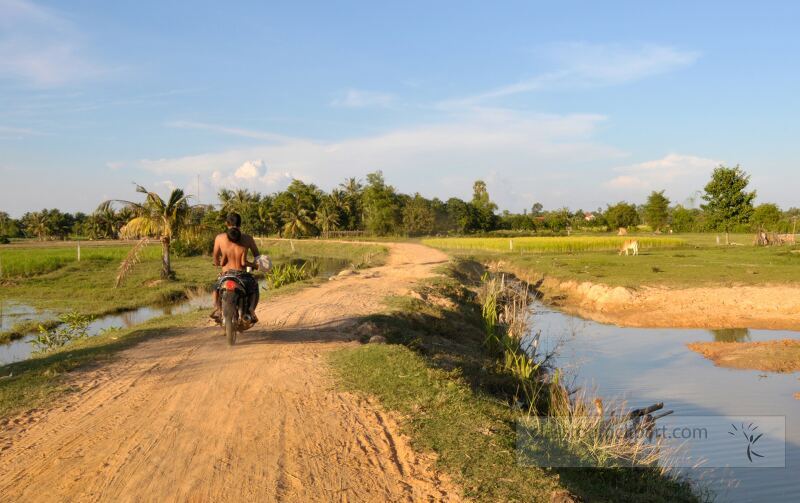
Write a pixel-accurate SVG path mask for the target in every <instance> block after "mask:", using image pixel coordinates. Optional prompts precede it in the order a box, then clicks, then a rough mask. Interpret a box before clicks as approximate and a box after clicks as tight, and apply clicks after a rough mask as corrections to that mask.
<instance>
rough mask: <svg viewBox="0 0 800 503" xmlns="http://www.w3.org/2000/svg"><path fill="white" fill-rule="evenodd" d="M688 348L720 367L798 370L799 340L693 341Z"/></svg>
mask: <svg viewBox="0 0 800 503" xmlns="http://www.w3.org/2000/svg"><path fill="white" fill-rule="evenodd" d="M688 346H689V349H691V350H692V351H695V352H697V353H700V354H701V355H703V356H705V357H706V358H708V359H710V360H711V361H713V362H714V364H715V365H718V366H720V367H728V368H735V369H750V370H762V371H765V372H800V341H799V340H795V339H783V340H777V341H764V342H693V343H691V344H688Z"/></svg>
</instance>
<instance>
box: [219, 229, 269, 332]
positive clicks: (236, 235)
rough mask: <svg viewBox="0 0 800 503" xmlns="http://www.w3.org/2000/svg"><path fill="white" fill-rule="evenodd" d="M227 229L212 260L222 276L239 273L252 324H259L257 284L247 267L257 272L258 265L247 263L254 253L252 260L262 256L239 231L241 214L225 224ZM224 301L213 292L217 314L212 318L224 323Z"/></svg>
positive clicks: (251, 242)
mask: <svg viewBox="0 0 800 503" xmlns="http://www.w3.org/2000/svg"><path fill="white" fill-rule="evenodd" d="M225 225H227V226H228V229H227V230H226V231H225V232H223V233H221V234H218V235H217V237H216V238H215V239H214V252H213V254H212V257H213V259H214V265H215V266H217V267H222V273H221V274H220V276H222V274H225V273H238V274H241V275H242V281H243V282H244V284H245V287H246V288H247V296H248V307H249V315H250V318H251V321H252V322H253V323H256V322H257V321H258V318H256V312H255V311H256V306H257V305H258V282H257V281H256V279H255V278H254V277H253V276H252V275H251V274H248V273H247V267H251V268H253V269H255V268H256V267H257V266H256V263H255V262H251V261H249V260H247V252H248V251H250V252H252V253H253V260H254V261H255V259H256V257H258V256H259V253H258V247H257V246H256V241H255V240H254V239H253V237H252V236H249V235H247V234H244V233H243V232H242V231H241V230H240V229H239V227H240V226H241V225H242V217H241V216H239V214H238V213H230V214H229V215H228V218H227V219H226V220H225ZM221 308H222V306H221V301H220V298H219V291H218V288H214V311H213V312H212V313H211V318H212V319H214V320H215V321H217V322H221V319H222V317H221V314H220V313H221Z"/></svg>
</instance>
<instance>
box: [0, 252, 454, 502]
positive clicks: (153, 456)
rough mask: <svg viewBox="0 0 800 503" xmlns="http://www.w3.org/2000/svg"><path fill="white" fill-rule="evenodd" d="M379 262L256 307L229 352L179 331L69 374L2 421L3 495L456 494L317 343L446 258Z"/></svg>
mask: <svg viewBox="0 0 800 503" xmlns="http://www.w3.org/2000/svg"><path fill="white" fill-rule="evenodd" d="M389 246H390V250H391V254H390V257H389V260H388V264H387V265H386V266H384V267H379V268H375V269H370V270H365V271H362V272H361V273H360V274H358V275H353V276H349V277H344V276H340V277H337V278H336V279H335V280H333V281H330V282H328V283H326V284H324V285H322V286H319V287H314V288H308V289H305V290H302V291H300V292H299V293H297V294H295V295H291V296H286V297H281V298H277V299H274V300H271V301H269V302H265V303H263V304H262V305H261V306H260V307H259V317H260V318H261V320H262V326H263V327H264V328H263V329H261V330H251V331H249V332H247V333H245V334H244V335H243V336H241V338H240V342H239V344H237V345H236V346H235V347H233V348H229V347H227V345H226V343H225V340H224V337H222V336H221V335H220V330H219V329H218V328H197V329H185V330H181V331H180V333H177V334H173V335H171V336H169V337H162V338H156V339H151V340H149V341H147V342H145V343H142V344H140V345H138V346H136V347H134V348H132V349H130V350H127V351H125V352H123V353H122V354H121V355H120V358H119V359H118V360H116V361H115V362H114V363H112V364H109V365H106V366H103V367H100V368H97V369H94V370H89V371H84V372H81V373H79V374H77V375H75V376H74V378H73V380H74V382H73V384H74V385H75V386H76V387H77V388H78V389H79V390H80V391H79V392H77V393H74V394H71V395H69V396H68V397H65V398H64V399H63V400H62V401H61V402H59V403H56V404H53V405H52V406H51V407H50V408H47V409H41V410H34V411H29V412H28V413H26V414H24V415H22V416H19V417H16V418H12V419H11V420H9V421H7V422H6V423H5V424H3V425H2V426H3V428H2V432H1V433H0V500H2V501H25V502H31V501H159V502H162V501H303V502H307V501H381V502H383V501H442V500H445V501H448V500H458V499H459V498H460V496H459V493H458V490H457V489H456V488H454V487H453V485H452V484H451V483H450V482H448V481H447V480H446V479H445V478H443V477H441V476H440V475H439V474H437V473H436V472H435V471H433V470H432V469H431V460H430V459H429V458H427V457H426V456H424V455H420V454H418V453H415V452H414V451H412V449H411V448H410V447H409V444H408V441H407V440H406V439H405V438H404V437H403V436H401V435H399V434H398V432H397V427H396V425H395V424H394V422H393V421H392V420H391V418H389V417H388V416H387V415H386V414H384V413H383V412H382V411H381V410H380V408H379V407H378V406H377V405H376V404H373V403H370V402H367V401H364V400H361V399H359V398H357V397H355V396H353V395H351V394H347V393H342V392H339V391H337V390H335V389H334V387H333V383H332V380H331V377H330V375H329V372H328V369H327V367H326V363H325V362H326V359H325V353H326V352H327V351H330V350H332V349H335V348H339V347H342V346H343V345H345V344H357V343H354V342H347V341H349V340H351V339H353V327H354V323H355V319H356V318H357V317H359V316H362V315H365V314H369V313H373V312H376V311H380V310H381V308H382V306H381V302H382V299H383V298H384V297H385V296H387V295H390V294H402V293H404V292H406V291H407V290H408V288H409V287H410V286H411V285H412V284H413V283H414V281H416V280H418V279H420V278H422V277H425V276H428V275H430V274H431V269H432V268H433V267H434V266H435V265H436V264H439V263H441V262H443V261H445V260H446V256H445V255H444V254H442V253H440V252H438V251H435V250H431V249H429V248H425V247H423V246H420V245H414V244H393V245H389Z"/></svg>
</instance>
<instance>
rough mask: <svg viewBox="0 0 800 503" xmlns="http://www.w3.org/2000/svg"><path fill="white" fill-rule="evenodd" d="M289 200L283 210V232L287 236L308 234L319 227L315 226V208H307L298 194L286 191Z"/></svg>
mask: <svg viewBox="0 0 800 503" xmlns="http://www.w3.org/2000/svg"><path fill="white" fill-rule="evenodd" d="M285 195H286V197H287V198H288V201H287V202H286V204H285V206H284V210H283V214H282V215H281V216H282V217H283V221H284V222H285V223H284V224H283V232H284V234H285V235H286V236H287V237H290V238H293V237H297V236H308V235H310V234H313V233H314V232H315V231H316V230H317V229H316V227H314V218H313V210H312V209H310V208H306V207H305V206H304V205H303V201H302V200H301V199H300V198H299V197H298V196H296V195H293V194H290V193H285Z"/></svg>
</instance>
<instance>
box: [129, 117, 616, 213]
mask: <svg viewBox="0 0 800 503" xmlns="http://www.w3.org/2000/svg"><path fill="white" fill-rule="evenodd" d="M604 120H605V118H604V117H602V116H598V115H545V114H520V113H516V112H512V111H508V110H499V109H476V110H473V111H469V112H464V113H461V114H456V115H454V116H452V117H450V118H449V120H448V121H446V122H440V123H432V124H423V125H419V126H414V127H408V128H401V129H396V130H393V131H389V132H386V133H383V134H378V135H372V136H362V137H354V138H349V139H343V140H341V141H334V142H328V141H319V140H314V139H309V138H287V139H285V140H284V141H282V142H279V143H276V144H270V145H259V146H254V147H251V148H239V149H231V150H225V151H220V152H209V153H204V154H198V155H192V156H185V157H177V158H169V159H156V160H143V161H140V162H139V163H138V165H139V166H140V167H142V168H145V169H147V170H150V171H153V172H155V173H158V174H160V175H172V174H182V175H184V176H186V177H187V179H191V178H192V177H194V176H195V175H196V174H201V176H202V177H203V178H204V179H208V178H209V177H210V178H211V182H212V183H213V184H214V186H216V187H222V186H231V187H244V188H254V189H258V190H277V189H278V188H282V187H280V185H282V184H286V183H288V181H290V180H291V178H298V179H301V180H305V181H311V182H314V183H317V184H319V185H320V186H321V187H323V188H326V189H329V188H331V187H334V186H336V185H337V184H338V183H340V182H341V181H342V180H343V179H344V178H345V177H347V176H354V175H358V174H361V175H362V176H363V174H366V173H369V172H371V171H375V170H377V169H381V170H383V171H384V173H385V174H386V176H387V179H388V180H389V181H390V182H391V183H393V184H395V185H396V186H397V187H398V188H399V189H400V190H403V191H406V192H415V191H421V192H422V193H424V194H426V195H428V196H439V197H449V196H452V195H459V196H462V197H466V196H468V195H469V194H470V191H471V188H472V182H473V181H474V180H475V179H477V178H484V177H487V176H488V175H489V174H490V173H492V172H497V173H502V174H503V177H502V180H500V179H499V178H498V181H497V182H496V183H494V184H493V182H491V181H490V182H489V186H490V189H491V188H492V187H493V186H496V188H497V189H498V193H497V199H498V202H500V203H501V204H504V205H506V206H505V207H509V206H512V205H513V207H519V208H522V207H528V206H530V204H532V202H533V201H531V200H529V199H530V197H529V193H530V192H531V191H532V190H534V189H535V190H537V191H538V190H542V189H540V187H541V186H542V184H541V180H542V179H543V178H546V177H549V176H551V175H552V173H553V171H554V169H553V168H554V167H555V166H558V167H559V168H560V170H562V171H563V172H564V173H566V174H565V175H564V178H563V179H560V180H558V183H561V184H563V185H564V189H565V190H566V189H567V188H568V187H569V185H568V184H570V183H571V182H574V178H571V177H570V169H571V168H574V167H576V166H581V165H584V164H586V163H589V162H595V161H598V160H600V161H603V160H605V161H607V162H608V161H614V160H616V161H617V162H618V160H619V158H621V157H623V156H624V155H625V154H624V152H621V151H620V150H618V149H616V148H613V147H610V146H607V145H603V144H600V143H598V142H596V141H594V140H593V139H592V136H593V134H594V132H595V130H596V128H597V126H598V124H599V123H601V122H603V121H604ZM237 174H238V176H237ZM522 187H525V188H524V189H523V188H522ZM501 189H502V190H501ZM507 189H509V190H508V191H507ZM538 198H539V199H545V198H544V197H543V196H542V195H539V196H538Z"/></svg>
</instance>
